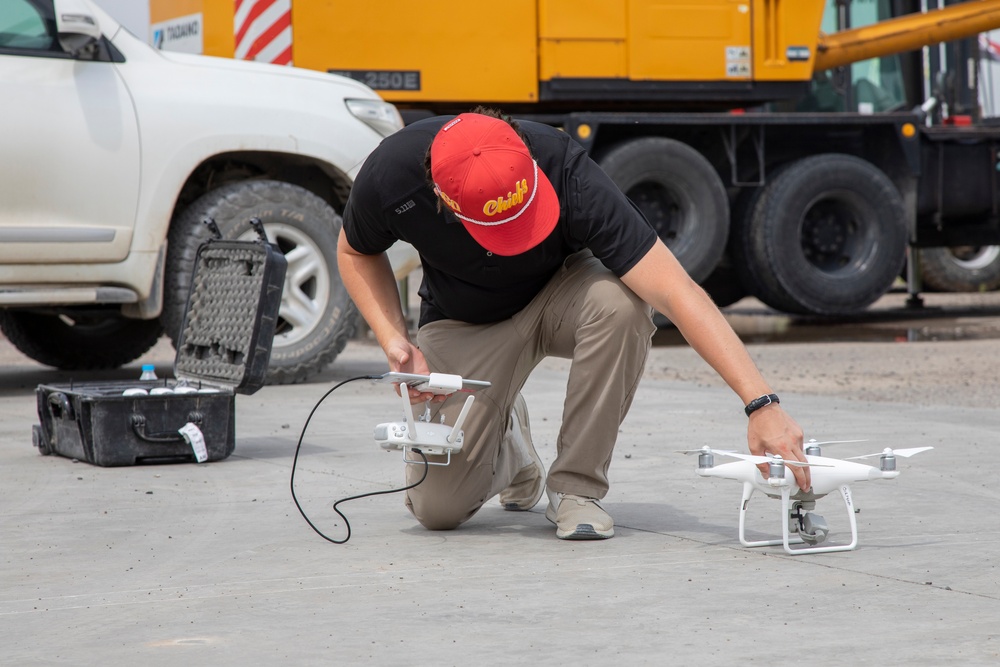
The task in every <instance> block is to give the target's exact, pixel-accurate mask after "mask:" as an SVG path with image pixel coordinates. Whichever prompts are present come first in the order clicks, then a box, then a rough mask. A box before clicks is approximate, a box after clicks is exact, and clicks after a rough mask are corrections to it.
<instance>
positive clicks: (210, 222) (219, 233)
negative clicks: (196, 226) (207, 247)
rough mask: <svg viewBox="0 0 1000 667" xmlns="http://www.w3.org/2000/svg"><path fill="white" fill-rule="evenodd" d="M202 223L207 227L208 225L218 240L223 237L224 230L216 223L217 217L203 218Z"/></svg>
mask: <svg viewBox="0 0 1000 667" xmlns="http://www.w3.org/2000/svg"><path fill="white" fill-rule="evenodd" d="M202 223H203V224H204V225H205V226H206V227H208V229H209V231H210V232H212V236H213V237H214V238H215V239H216V240H218V239H221V238H222V231H221V230H220V229H219V226H218V225H217V224H215V219H214V218H205V219H204V220H202Z"/></svg>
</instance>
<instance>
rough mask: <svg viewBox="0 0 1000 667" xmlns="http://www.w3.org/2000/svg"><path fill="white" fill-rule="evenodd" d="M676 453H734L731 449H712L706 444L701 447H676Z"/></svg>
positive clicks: (727, 454) (726, 454)
mask: <svg viewBox="0 0 1000 667" xmlns="http://www.w3.org/2000/svg"><path fill="white" fill-rule="evenodd" d="M677 453H678V454H721V455H723V456H729V455H731V454H733V453H735V450H732V449H712V448H711V447H709V446H708V445H705V446H704V447H702V448H701V449H678V450H677Z"/></svg>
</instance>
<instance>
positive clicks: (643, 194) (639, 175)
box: [599, 137, 729, 283]
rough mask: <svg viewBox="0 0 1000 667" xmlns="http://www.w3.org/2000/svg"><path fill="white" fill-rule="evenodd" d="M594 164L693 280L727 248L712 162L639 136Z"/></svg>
mask: <svg viewBox="0 0 1000 667" xmlns="http://www.w3.org/2000/svg"><path fill="white" fill-rule="evenodd" d="M599 164H600V165H601V168H602V169H604V171H605V173H606V174H607V175H608V176H609V177H610V178H611V180H612V181H614V182H615V184H616V185H617V186H618V187H619V188H621V190H622V192H624V193H625V194H626V195H627V196H628V197H629V199H631V200H632V201H633V202H635V204H636V206H638V207H639V210H640V211H642V213H643V215H645V216H646V219H647V220H649V222H650V224H652V225H653V228H654V229H655V230H656V233H657V235H658V236H659V237H660V238H661V239H662V240H663V242H664V243H665V244H666V245H667V247H668V248H670V250H671V251H672V252H673V253H674V255H675V256H676V257H677V260H678V261H679V262H680V263H681V266H683V267H684V269H685V270H686V271H687V272H688V274H689V275H690V276H691V277H692V278H693V279H694V280H695V281H697V282H699V283H700V282H702V281H703V280H705V279H706V278H708V276H709V275H710V274H711V273H712V271H713V270H714V269H715V267H716V265H718V263H719V260H720V259H721V258H722V253H723V252H724V251H725V248H726V238H727V236H728V234H729V199H728V197H727V195H726V189H725V187H723V185H722V179H720V178H719V175H718V174H717V173H716V171H715V169H714V168H713V167H712V165H711V163H710V162H709V161H708V160H706V159H705V158H704V157H703V156H702V155H701V154H700V153H698V151H696V150H694V149H693V148H691V147H690V146H688V145H687V144H683V143H681V142H679V141H675V140H673V139H667V138H664V137H643V138H641V139H634V140H631V141H628V142H626V143H623V144H620V145H618V146H616V147H615V148H613V149H611V150H610V151H609V152H608V153H607V154H605V155H604V156H603V157H602V158H601V159H600V162H599Z"/></svg>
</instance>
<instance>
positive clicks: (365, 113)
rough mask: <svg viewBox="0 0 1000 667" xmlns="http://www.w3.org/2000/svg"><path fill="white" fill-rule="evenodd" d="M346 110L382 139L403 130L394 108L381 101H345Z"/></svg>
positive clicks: (399, 117)
mask: <svg viewBox="0 0 1000 667" xmlns="http://www.w3.org/2000/svg"><path fill="white" fill-rule="evenodd" d="M345 102H346V103H347V109H348V111H350V112H351V113H352V114H354V116H355V117H356V118H358V119H360V120H363V121H364V122H365V123H367V124H368V125H369V126H370V127H371V128H372V129H373V130H375V131H376V132H378V133H379V134H380V135H382V136H383V137H388V136H389V135H390V134H392V133H393V132H395V131H396V130H400V129H402V128H403V118H402V116H400V115H399V111H397V110H396V107H395V106H393V105H392V104H389V103H388V102H384V101H382V100H345Z"/></svg>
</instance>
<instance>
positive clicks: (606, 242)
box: [344, 117, 656, 326]
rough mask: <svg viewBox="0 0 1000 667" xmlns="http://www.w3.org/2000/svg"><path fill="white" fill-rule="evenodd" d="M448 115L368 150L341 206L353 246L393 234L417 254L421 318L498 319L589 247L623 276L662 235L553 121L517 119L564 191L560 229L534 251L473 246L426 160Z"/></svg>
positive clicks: (374, 244) (365, 247)
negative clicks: (441, 201)
mask: <svg viewBox="0 0 1000 667" xmlns="http://www.w3.org/2000/svg"><path fill="white" fill-rule="evenodd" d="M450 118H451V117H436V118H429V119H427V120H422V121H418V122H416V123H413V124H411V125H408V126H407V127H405V128H403V129H402V130H400V131H399V132H396V133H395V134H393V135H390V136H389V137H387V138H386V139H384V140H383V141H382V143H381V144H380V145H379V146H378V148H376V149H375V151H373V152H372V154H371V155H370V156H369V157H368V159H367V161H366V162H365V164H364V166H362V168H361V171H360V172H359V173H358V177H357V179H356V180H355V183H354V187H353V188H352V190H351V196H350V198H349V199H348V202H347V207H346V209H345V211H344V232H345V234H346V236H347V240H348V242H349V243H350V244H351V247H352V248H354V249H355V250H357V251H358V252H361V253H365V254H372V255H374V254H378V253H381V252H383V251H385V250H387V249H388V248H389V247H390V246H391V245H392V244H393V243H394V242H395V241H396V240H397V239H399V240H402V241H406V242H407V243H410V244H411V245H412V246H413V247H414V248H415V249H416V250H417V252H418V253H419V254H420V259H421V263H422V265H423V273H424V278H423V282H422V283H421V285H420V290H419V294H420V297H421V309H420V325H421V326H422V325H424V324H427V323H429V322H433V321H435V320H440V319H454V320H460V321H463V322H470V323H473V324H483V323H488V322H498V321H500V320H504V319H507V318H509V317H511V316H513V315H514V314H515V313H517V312H518V311H520V310H521V309H522V308H524V307H525V306H526V305H527V304H528V303H529V302H530V301H531V299H532V298H534V297H535V295H536V294H538V292H540V291H541V289H542V287H544V286H545V284H546V283H547V282H548V281H549V279H550V278H551V277H552V276H553V275H554V274H555V272H556V271H557V270H558V269H559V267H560V266H561V265H562V263H563V261H564V260H565V259H566V258H567V257H568V256H569V255H571V254H573V253H575V252H577V251H580V250H583V249H585V248H589V249H590V250H591V251H592V252H593V254H594V256H595V257H597V258H598V259H600V260H601V262H602V263H603V264H604V265H605V266H606V267H607V268H608V269H609V270H610V271H611V272H613V273H614V274H615V275H617V276H622V275H624V274H625V273H627V272H628V271H629V270H630V269H631V268H632V267H633V266H635V265H636V263H637V262H638V261H639V260H640V259H642V257H643V256H645V254H646V253H647V252H648V251H649V249H650V248H651V247H652V246H653V243H654V242H655V241H656V232H655V231H654V230H653V228H652V227H651V226H650V225H649V223H648V222H647V221H646V219H645V218H644V217H643V216H642V214H641V213H640V212H639V210H638V209H637V208H635V206H634V205H633V204H632V202H630V201H629V200H628V198H627V197H625V195H623V194H622V192H621V191H620V190H619V189H618V187H617V186H615V184H614V183H613V182H612V181H611V179H610V178H608V176H607V175H606V174H605V173H604V171H602V170H601V168H600V167H599V166H597V164H596V163H595V162H593V161H592V160H591V159H590V158H589V157H588V156H587V154H586V152H585V151H584V150H583V147H581V146H580V145H579V144H578V143H576V142H575V141H573V140H572V139H570V137H569V136H567V135H566V134H565V133H564V132H561V131H559V130H557V129H555V128H553V127H550V126H548V125H543V124H540V123H534V122H528V121H519V125H520V128H521V134H522V135H523V136H524V139H525V143H526V144H527V146H528V148H529V149H530V151H531V154H532V155H533V156H534V158H535V159H536V160H537V161H538V167H539V169H541V170H542V171H543V172H545V175H546V176H548V178H549V181H550V182H551V183H552V187H553V188H554V189H555V191H556V194H557V195H558V197H559V204H560V216H559V222H558V223H557V225H556V228H555V230H553V232H552V233H551V234H550V235H549V236H548V238H546V239H545V240H544V241H543V242H542V243H540V244H539V245H537V246H535V247H534V248H532V249H531V250H529V251H528V252H525V253H522V254H520V255H515V256H511V257H501V256H498V255H494V254H493V253H490V252H488V251H487V250H486V249H485V248H483V247H482V246H480V245H479V244H478V243H476V242H475V241H474V240H473V239H472V237H471V236H470V235H469V233H468V232H467V231H466V230H465V227H463V226H462V223H461V222H460V221H459V220H458V219H457V218H455V217H454V216H453V215H452V214H451V213H450V212H449V211H448V209H447V207H444V206H441V207H439V206H438V199H437V197H435V195H434V192H433V190H432V189H431V186H430V185H429V184H428V182H427V176H426V171H425V163H424V159H425V156H426V153H427V149H428V147H429V146H430V144H431V142H432V141H433V139H434V136H435V135H436V134H437V131H438V130H439V129H440V128H441V126H442V125H444V123H446V122H447V121H448V120H449V119H450Z"/></svg>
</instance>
